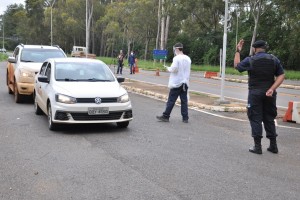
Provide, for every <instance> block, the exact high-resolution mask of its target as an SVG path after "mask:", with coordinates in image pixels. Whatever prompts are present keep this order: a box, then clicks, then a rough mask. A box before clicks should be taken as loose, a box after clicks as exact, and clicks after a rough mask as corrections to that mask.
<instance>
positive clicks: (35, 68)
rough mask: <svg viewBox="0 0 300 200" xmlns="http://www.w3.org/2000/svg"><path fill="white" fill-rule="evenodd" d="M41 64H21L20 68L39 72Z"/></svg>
mask: <svg viewBox="0 0 300 200" xmlns="http://www.w3.org/2000/svg"><path fill="white" fill-rule="evenodd" d="M42 64H43V63H36V62H35V63H34V62H22V64H21V68H23V69H27V70H29V71H33V72H39V71H40V69H41V66H42Z"/></svg>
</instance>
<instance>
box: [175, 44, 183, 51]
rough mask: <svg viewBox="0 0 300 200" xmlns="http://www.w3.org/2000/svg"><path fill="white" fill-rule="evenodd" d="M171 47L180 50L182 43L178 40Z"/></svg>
mask: <svg viewBox="0 0 300 200" xmlns="http://www.w3.org/2000/svg"><path fill="white" fill-rule="evenodd" d="M173 47H174V48H176V49H179V50H180V51H182V50H183V44H182V43H180V42H178V43H176V44H175V45H174V46H173Z"/></svg>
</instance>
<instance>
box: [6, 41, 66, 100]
mask: <svg viewBox="0 0 300 200" xmlns="http://www.w3.org/2000/svg"><path fill="white" fill-rule="evenodd" d="M65 57H67V56H66V54H65V53H64V51H63V50H62V49H61V48H59V47H58V46H42V45H23V44H20V45H18V46H17V47H16V48H15V50H14V52H13V55H12V56H10V57H9V58H8V63H7V73H6V83H7V87H8V93H9V94H14V96H15V98H14V99H15V102H16V103H22V102H23V100H24V98H23V97H24V96H33V90H34V85H33V84H34V78H35V75H36V74H37V73H38V72H39V70H40V68H41V66H42V64H43V62H44V61H45V60H46V59H48V58H65Z"/></svg>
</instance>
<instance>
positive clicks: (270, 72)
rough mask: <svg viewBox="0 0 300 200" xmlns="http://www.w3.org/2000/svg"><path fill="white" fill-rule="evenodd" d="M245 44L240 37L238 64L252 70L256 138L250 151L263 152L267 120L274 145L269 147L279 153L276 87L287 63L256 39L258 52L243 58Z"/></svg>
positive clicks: (249, 108) (251, 98)
mask: <svg viewBox="0 0 300 200" xmlns="http://www.w3.org/2000/svg"><path fill="white" fill-rule="evenodd" d="M243 44H244V40H240V41H239V43H238V45H237V46H236V53H235V57H234V67H235V68H236V69H237V70H238V71H239V72H243V71H248V77H249V80H248V85H249V93H248V106H247V115H248V118H249V121H250V125H251V130H252V137H253V139H254V146H253V147H251V148H250V149H249V151H250V152H252V153H256V154H262V148H261V138H262V137H263V136H262V131H263V127H262V122H263V125H264V129H265V132H266V137H267V138H268V139H270V146H269V148H268V149H267V150H268V151H270V152H272V153H278V148H277V142H276V137H277V134H276V129H275V122H274V120H275V118H276V116H277V107H276V94H277V92H276V89H277V88H278V87H279V86H280V84H281V83H282V82H283V80H284V71H283V67H282V65H281V64H280V61H279V60H278V58H276V57H275V56H273V55H272V54H268V53H266V49H267V43H266V42H265V41H263V40H258V41H256V42H254V43H253V45H252V50H253V52H254V56H251V57H247V58H245V59H244V60H242V61H241V60H240V52H241V50H242V48H243Z"/></svg>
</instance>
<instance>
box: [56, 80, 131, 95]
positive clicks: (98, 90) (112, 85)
mask: <svg viewBox="0 0 300 200" xmlns="http://www.w3.org/2000/svg"><path fill="white" fill-rule="evenodd" d="M54 90H55V91H56V92H57V93H60V94H64V95H68V96H72V97H76V98H89V97H102V98H103V97H119V96H122V95H123V94H125V93H126V90H125V89H124V88H123V87H122V86H121V85H120V84H119V83H118V82H56V84H55V88H54Z"/></svg>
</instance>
